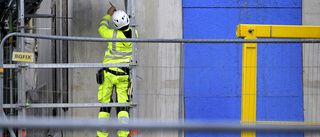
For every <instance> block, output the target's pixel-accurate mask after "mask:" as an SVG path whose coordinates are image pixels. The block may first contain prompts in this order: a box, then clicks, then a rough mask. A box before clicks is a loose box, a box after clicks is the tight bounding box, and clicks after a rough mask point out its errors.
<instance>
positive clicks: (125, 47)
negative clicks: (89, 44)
mask: <svg viewBox="0 0 320 137" xmlns="http://www.w3.org/2000/svg"><path fill="white" fill-rule="evenodd" d="M110 19H111V16H110V15H109V14H107V15H106V16H104V17H103V18H102V20H101V22H100V26H99V33H100V35H101V36H102V37H103V38H126V36H125V35H124V34H123V32H122V31H120V30H117V29H109V28H108V27H109V23H110ZM129 29H131V28H128V29H127V30H125V31H129ZM137 37H138V32H137V31H136V36H133V38H137ZM131 59H132V43H131V42H108V48H107V50H106V51H105V56H104V59H103V63H128V62H130V60H131Z"/></svg>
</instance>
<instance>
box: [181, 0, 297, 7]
mask: <svg viewBox="0 0 320 137" xmlns="http://www.w3.org/2000/svg"><path fill="white" fill-rule="evenodd" d="M183 7H184V8H186V7H213V8H217V7H222V8H226V7H227V8H229V7H231V8H234V7H245V8H248V7H261V8H266V7H268V8H269V7H278V8H280V7H283V8H288V7H298V8H300V7H301V0H183Z"/></svg>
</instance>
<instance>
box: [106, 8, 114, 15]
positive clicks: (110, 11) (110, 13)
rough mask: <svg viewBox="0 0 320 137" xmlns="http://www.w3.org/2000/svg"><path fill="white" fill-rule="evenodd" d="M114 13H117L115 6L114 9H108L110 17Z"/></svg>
mask: <svg viewBox="0 0 320 137" xmlns="http://www.w3.org/2000/svg"><path fill="white" fill-rule="evenodd" d="M114 11H116V7H115V6H112V7H110V8H109V9H108V12H107V14H109V15H111V16H112V15H113V12H114Z"/></svg>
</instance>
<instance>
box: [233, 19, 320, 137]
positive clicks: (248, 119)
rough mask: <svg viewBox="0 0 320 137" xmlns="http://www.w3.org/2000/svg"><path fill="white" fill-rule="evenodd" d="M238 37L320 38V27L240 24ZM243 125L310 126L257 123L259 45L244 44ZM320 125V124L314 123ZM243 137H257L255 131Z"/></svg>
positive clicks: (244, 132)
mask: <svg viewBox="0 0 320 137" xmlns="http://www.w3.org/2000/svg"><path fill="white" fill-rule="evenodd" d="M236 34H237V37H240V38H244V39H257V38H320V26H296V25H255V24H240V25H238V26H237V30H236ZM242 53H243V55H242V56H243V57H242V85H241V86H242V101H241V103H242V104H241V124H290V125H296V124H298V125H299V124H301V125H305V124H310V123H306V122H269V121H256V102H257V100H256V92H257V91H256V90H257V89H256V86H257V43H243V52H242ZM314 124H316V125H319V123H314ZM241 136H242V137H255V136H256V134H255V132H254V131H243V132H241Z"/></svg>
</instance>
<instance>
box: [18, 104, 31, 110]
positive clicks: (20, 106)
mask: <svg viewBox="0 0 320 137" xmlns="http://www.w3.org/2000/svg"><path fill="white" fill-rule="evenodd" d="M18 107H19V108H24V107H25V108H26V109H29V108H30V104H29V103H26V104H25V105H18Z"/></svg>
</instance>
